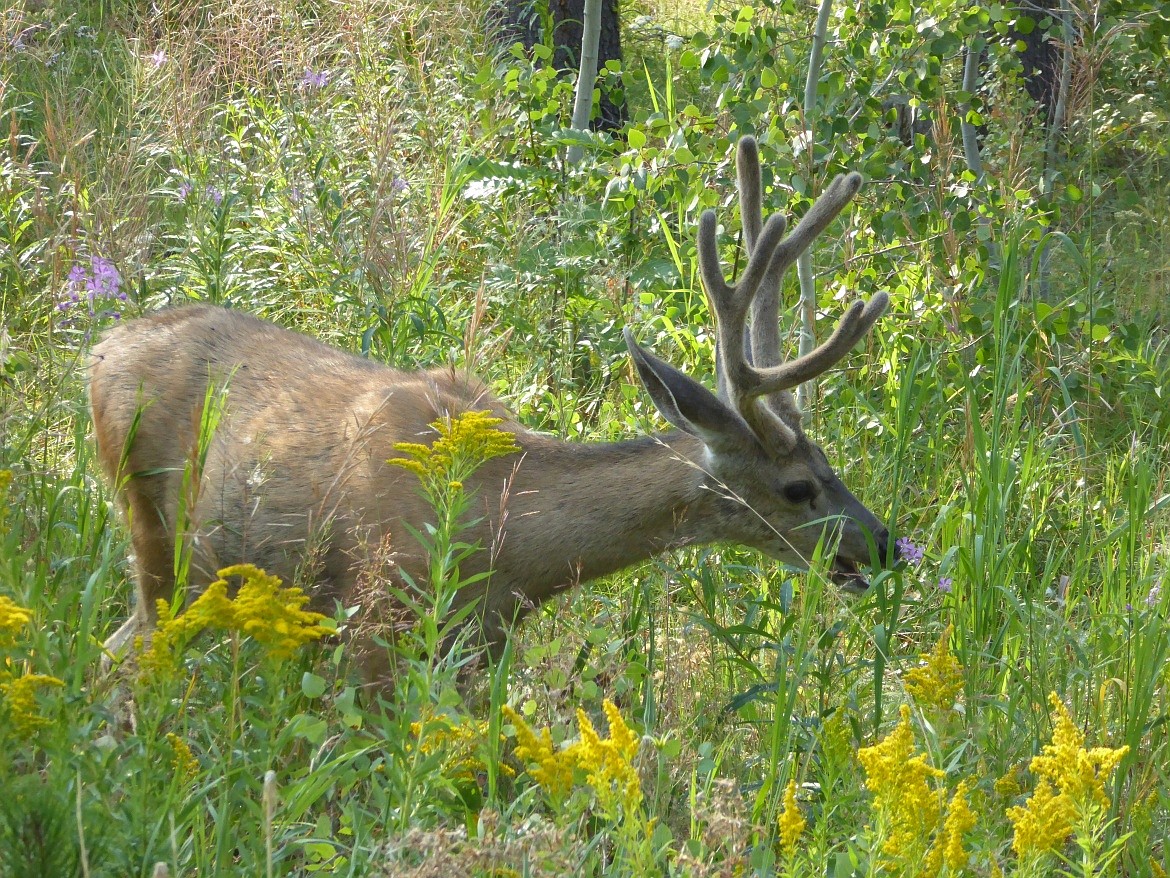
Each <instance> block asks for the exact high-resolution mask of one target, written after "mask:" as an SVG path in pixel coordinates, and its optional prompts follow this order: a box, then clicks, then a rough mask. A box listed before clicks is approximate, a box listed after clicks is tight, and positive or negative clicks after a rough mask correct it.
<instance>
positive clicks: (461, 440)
mask: <svg viewBox="0 0 1170 878" xmlns="http://www.w3.org/2000/svg"><path fill="white" fill-rule="evenodd" d="M502 423H503V418H497V417H495V416H494V415H493V414H492V413H491V412H489V411H483V412H463V413H462V414H459V415H455V416H454V417H450V418H446V419H440V420H437V421H433V422H432V423H431V427H432V428H433V429H434V430H435V432H436V433H438V434H439V438H438V439H436V440H435V441H434V443H433V444H431V445H420V444H419V443H417V442H396V443H395V444H394V450H395V451H398V452H401V453H402V454H404V455H405V457H392V458H390V460H389V461H388V462H389V463H391V464H393V465H394V466H400V467H402V468H403V469H408V470H410V471H411V472H412V473H414V474H415V475H417V476H418V477H419V478H420V479H422V480H423V482H424V483H427V484H430V483H432V482H438V483H439V484H445V485H449V486H450V487H451V488H452V489H456V490H457V489H459V488H462V487H463V486H462V483H461V482H460V481H459V479H462V478H464V477H465V476H467V475H468V474H469V473H470V472H471V471H472V470H474V469H475V467H477V466H478V465H479V464H481V463H483V462H484V461H487V460H491V459H492V458H493V457H504V456H505V455H508V454H514V453H515V452H517V451H519V450H520V446H519V445H517V444H516V436H515V434H513V433H508V432H506V431H504V430H499V429H497V427H498V426H499V425H500V424H502Z"/></svg>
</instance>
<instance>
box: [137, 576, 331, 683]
mask: <svg viewBox="0 0 1170 878" xmlns="http://www.w3.org/2000/svg"><path fill="white" fill-rule="evenodd" d="M218 575H219V579H217V580H216V581H215V582H213V583H211V585H209V586H208V587H207V590H206V591H205V592H203V594H201V595H200V596H199V597H198V598H196V599H195V601H194V602H193V603H192V604H191V606H190V607H188V608H187V610H186V612H184V613H182V614H180V615H178V616H172V615H171V609H170V605H169V604H168V603H167V602H166V601H159V602H158V611H159V624H158V627H157V628H156V629H155V632H154V636H153V638H152V639H151V643H150V649H149V650H147V651H146V652H145V653H143V655H142V657H141V659H140V661H139V663H140V665H141V666H142V668H143V670H147V671H152V672H157V673H163V674H165V673H167V672H169V671H170V670H173V669H174V666H175V662H176V658H177V654H178V652H179V651H180V650H181V649H182V648H183V646H184V645H185V644H186V643H187V642H188V641H189V640H190V639H191V638H192V637H194V636H195V635H196V634H198V633H199V632H200V631H203V630H204V629H205V628H211V629H217V630H223V631H229V632H237V633H239V634H242V635H246V636H248V637H251V638H252V639H253V640H255V641H256V642H257V643H259V644H260V645H261V646H262V647H264V650H265V652H266V653H267V654H268V656H269V657H270V658H272V659H274V660H275V661H278V662H279V661H283V660H284V659H287V658H289V657H291V656H292V655H293V653H295V652H296V651H297V650H298V649H300V648H301V647H302V646H304V645H305V644H306V643H310V642H312V641H314V640H316V639H318V638H320V637H324V636H326V635H328V634H330V633H332V632H331V631H330V629H328V628H325V627H323V626H322V625H321V624H320V623H321V622H322V621H323V620H324V619H326V618H327V617H326V616H324V615H322V614H321V613H314V612H311V611H309V610H305V609H302V608H303V607H304V605H305V604H306V603H308V600H309V598H308V596H307V595H305V594H304V593H303V592H302V591H301V590H300V589H299V588H285V587H284V586H283V585H282V584H281V581H280V579H279V578H278V577H276V576H270V575H269V574H267V573H265V572H264V571H263V570H261V569H259V568H258V567H255V566H253V565H251V564H237V565H235V566H233V567H225V568H224V569H222V570H220V571H219V574H218ZM232 576H238V577H240V579H241V580H242V582H241V584H240V588H239V591H238V592H237V594H236V597H235V599H234V600H233V599H232V598H229V597H228V595H227V590H228V583H227V580H228V578H229V577H232Z"/></svg>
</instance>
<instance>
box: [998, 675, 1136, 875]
mask: <svg viewBox="0 0 1170 878" xmlns="http://www.w3.org/2000/svg"><path fill="white" fill-rule="evenodd" d="M1048 703H1049V704H1050V705H1051V706H1052V710H1053V712H1054V713H1055V714H1056V724H1055V728H1054V729H1053V732H1052V743H1050V744H1045V745H1044V747H1043V748H1042V749H1041V751H1040V755H1038V756H1035V757H1033V759H1032V763H1031V769H1032V773H1033V774H1035V775H1036V776H1037V777H1039V778H1040V780H1039V782H1038V783H1037V784H1036V791H1035V792H1034V793H1032V796H1031V798H1029V799H1028V801H1027V802H1025V803H1024V804H1023V805H1022V806H1019V807H1013V808H1008V810H1007V816H1008V819H1009V820H1011V822H1012V825H1013V826H1014V827H1015V838H1014V839H1013V841H1012V848H1013V849H1014V850H1015V851H1016V853H1017V854H1019V855H1020V856H1024V855H1027V854H1032V853H1039V852H1042V851H1055V850H1058V849H1059V848H1060V846H1061V844H1062V843H1063V842H1064V840H1065V839H1066V838H1068V836H1069V835H1070V834H1071V833H1072V831H1073V827H1074V825H1075V824H1076V823H1077V822H1078V821H1082V820H1091V819H1092V818H1093V817H1094V815H1097V814H1100V813H1101V812H1103V811H1104V810H1105V809H1106V808H1108V806H1109V796H1108V795H1106V793H1105V782H1106V781H1107V780H1108V779H1109V777H1110V775H1112V774H1113V772H1114V771H1115V770H1116V768H1117V766H1118V764H1119V763H1120V762H1121V760H1122V759H1124V758H1125V755H1126V754H1127V753H1128V752H1129V747H1119V748H1117V749H1112V748H1109V747H1094V748H1093V749H1091V750H1086V749H1085V736H1084V735H1083V734H1082V733H1081V732H1080V730H1079V729H1078V728H1077V726H1076V722H1075V721H1074V720H1073V717H1072V714H1070V713H1069V711H1068V708H1067V707H1065V706H1064V702H1063V701H1061V700H1060V696H1059V695H1057V694H1056V693H1055V692H1053V693H1052V694H1050V695H1049V696H1048Z"/></svg>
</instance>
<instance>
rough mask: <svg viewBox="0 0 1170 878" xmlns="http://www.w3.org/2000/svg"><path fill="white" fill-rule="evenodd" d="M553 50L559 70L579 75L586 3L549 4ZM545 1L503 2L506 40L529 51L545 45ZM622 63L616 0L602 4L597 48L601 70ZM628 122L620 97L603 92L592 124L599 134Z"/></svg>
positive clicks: (575, 0) (558, 1)
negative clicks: (609, 65)
mask: <svg viewBox="0 0 1170 878" xmlns="http://www.w3.org/2000/svg"><path fill="white" fill-rule="evenodd" d="M547 4H548V17H549V19H550V24H551V27H552V35H551V36H552V38H551V43H552V45H553V46H554V53H553V59H552V62H553V64H554V65H555V67H556V68H557V70H572V71H574V72H575V71H576V70H577V69H578V67H579V66H580V62H581V21H582V19H583V18H584V17H585V0H547ZM544 5H545V0H504V2H503V4H502V8H501V11H500V19H501V30H502V31H503V33H504V36H505V38H506V39H509V40H519V41H521V42H523V43H524V47H525V48H526V49H531V48H532V47H533V46H534V45H536V44H537V43H541V42H544V41H545V34H544V32H543V28H542V25H543V21H542V15H541V12H542V11H543V7H544ZM621 60H622V42H621V20H620V19H619V18H618V5H617V0H602V3H601V37H600V40H599V41H598V47H597V63H598V67H599V69H603V68H604V67H605V62H606V61H621ZM625 120H626V105H625V101H624V99H622V96H621V94H620V93H619V94H616V95H615V94H611V93H610V91H609V90H607V89H602V91H601V105H600V114H599V115H598V117H597V118H595V119H593V120H592V121H591V122H590V127H591V128H593V129H594V130H596V131H609V130H612V129H614V128H620V127H621V126H622V124H623V123H624V122H625Z"/></svg>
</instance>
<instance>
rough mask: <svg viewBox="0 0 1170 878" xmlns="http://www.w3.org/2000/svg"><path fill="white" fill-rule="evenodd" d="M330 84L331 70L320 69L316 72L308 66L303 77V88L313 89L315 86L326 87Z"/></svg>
mask: <svg viewBox="0 0 1170 878" xmlns="http://www.w3.org/2000/svg"><path fill="white" fill-rule="evenodd" d="M328 84H329V71H328V70H319V71H316V72H314V71H313V70H312V69H310V68H308V67H306V68H305V75H304V76H302V77H301V88H303V89H305V90H311V89H315V88H324V87H325V86H327V85H328Z"/></svg>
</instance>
